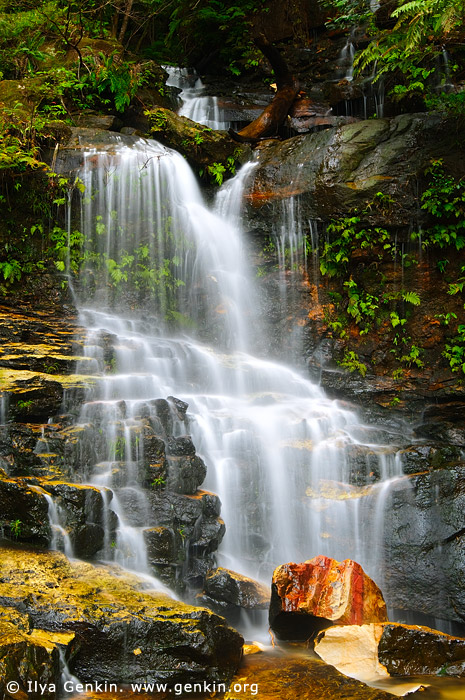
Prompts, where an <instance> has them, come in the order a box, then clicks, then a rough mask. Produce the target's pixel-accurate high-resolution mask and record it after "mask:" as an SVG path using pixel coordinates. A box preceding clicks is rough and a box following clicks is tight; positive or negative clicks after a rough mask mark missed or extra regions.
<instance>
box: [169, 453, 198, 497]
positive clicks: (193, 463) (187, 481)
mask: <svg viewBox="0 0 465 700" xmlns="http://www.w3.org/2000/svg"><path fill="white" fill-rule="evenodd" d="M192 447H193V446H192ZM186 448H187V449H191V448H190V446H189V443H187V445H186V444H185V443H181V445H180V447H179V449H180V450H184V449H186ZM194 451H195V448H194ZM167 464H168V468H167V475H168V476H167V487H168V488H169V490H170V491H174V492H175V493H186V494H194V493H195V492H196V491H197V489H198V487H199V486H200V485H201V484H202V483H203V481H204V479H205V476H206V474H207V467H206V466H205V463H204V461H203V460H202V459H201V458H200V457H198V456H186V457H181V456H179V457H178V456H176V457H175V456H170V457H167Z"/></svg>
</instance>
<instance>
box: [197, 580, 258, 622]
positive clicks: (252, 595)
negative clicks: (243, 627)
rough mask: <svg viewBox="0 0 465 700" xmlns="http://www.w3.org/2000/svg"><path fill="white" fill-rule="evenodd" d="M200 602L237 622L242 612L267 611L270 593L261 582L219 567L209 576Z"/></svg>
mask: <svg viewBox="0 0 465 700" xmlns="http://www.w3.org/2000/svg"><path fill="white" fill-rule="evenodd" d="M199 601H201V602H202V605H206V606H207V607H209V608H210V609H211V610H213V611H214V612H217V613H218V614H220V615H224V616H225V617H226V618H227V619H228V620H229V621H231V622H233V621H234V622H237V621H238V620H239V618H240V613H241V610H266V609H267V608H268V606H269V604H270V591H269V589H268V588H267V587H266V586H264V585H263V584H262V583H260V582H259V581H255V580H254V579H252V578H249V577H248V576H243V575H242V574H238V573H237V571H231V569H224V568H222V567H218V568H217V569H215V570H214V571H211V572H210V573H209V574H208V576H207V578H206V580H205V588H204V592H203V594H202V595H201V596H199Z"/></svg>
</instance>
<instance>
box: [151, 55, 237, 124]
mask: <svg viewBox="0 0 465 700" xmlns="http://www.w3.org/2000/svg"><path fill="white" fill-rule="evenodd" d="M165 70H166V71H167V72H168V75H169V78H168V80H167V81H166V84H167V85H169V86H171V87H176V88H179V89H180V90H182V92H181V95H180V98H181V107H180V108H179V110H178V114H180V115H181V116H182V117H188V118H189V119H192V120H193V121H195V122H197V123H198V124H204V125H205V126H208V127H210V129H229V127H230V126H231V124H230V122H227V121H225V120H224V119H221V110H220V108H219V106H218V98H217V97H215V96H213V95H205V94H204V92H205V86H204V84H203V83H202V81H201V80H200V78H199V77H198V76H197V75H196V74H195V73H194V72H192V71H191V72H189V71H188V70H187V69H186V68H173V67H172V66H165Z"/></svg>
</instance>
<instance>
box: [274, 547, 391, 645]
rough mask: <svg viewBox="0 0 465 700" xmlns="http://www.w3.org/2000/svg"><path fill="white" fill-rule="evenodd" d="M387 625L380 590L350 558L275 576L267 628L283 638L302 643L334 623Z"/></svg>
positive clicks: (314, 562) (284, 569)
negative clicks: (382, 623) (302, 640)
mask: <svg viewBox="0 0 465 700" xmlns="http://www.w3.org/2000/svg"><path fill="white" fill-rule="evenodd" d="M386 620H387V613H386V603H385V602H384V599H383V596H382V593H381V591H380V589H379V588H378V586H377V585H376V583H375V582H374V581H372V579H370V578H369V576H367V575H366V574H365V572H364V571H363V569H362V567H361V566H360V564H357V562H355V561H352V560H351V559H346V560H345V561H343V562H338V561H336V560H335V559H330V558H329V557H325V556H318V557H315V558H314V559H311V560H309V561H305V562H303V563H301V564H294V563H290V564H283V565H282V566H280V567H278V568H277V569H276V570H275V571H274V573H273V581H272V593H271V604H270V626H271V628H272V629H273V630H274V631H275V632H276V634H277V636H278V637H280V638H281V639H306V638H308V637H311V636H313V635H314V634H315V633H316V632H319V631H320V630H322V629H325V628H327V627H329V626H330V625H332V624H337V625H363V624H368V623H370V622H385V621H386Z"/></svg>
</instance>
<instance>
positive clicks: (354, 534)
mask: <svg viewBox="0 0 465 700" xmlns="http://www.w3.org/2000/svg"><path fill="white" fill-rule="evenodd" d="M253 167H254V166H253V165H248V166H245V168H243V169H242V170H241V171H240V173H239V174H238V175H237V176H236V178H234V180H232V181H231V182H229V183H228V184H227V185H226V186H225V187H224V188H223V189H222V190H221V191H220V192H219V194H218V197H217V200H216V203H215V205H214V206H213V207H208V206H207V205H206V204H205V203H204V202H203V200H202V196H201V193H200V191H199V188H198V185H197V182H196V180H195V177H194V175H193V174H192V172H191V171H190V169H189V167H188V165H187V164H186V162H185V160H184V158H182V157H181V156H180V155H179V154H177V153H175V152H173V151H171V150H169V149H166V148H163V147H162V146H160V145H158V144H157V143H155V142H153V141H144V140H138V141H134V142H132V143H129V145H128V142H127V141H125V142H123V141H121V140H119V139H118V137H115V142H114V144H112V145H111V146H110V147H109V148H107V149H102V151H100V152H99V151H92V152H89V153H87V154H86V156H85V164H84V167H83V169H82V171H81V173H80V177H81V179H82V180H83V182H84V184H85V188H86V190H85V195H84V198H83V203H82V227H83V232H84V233H85V235H86V237H87V241H88V243H87V253H86V254H87V258H88V266H87V270H86V273H85V275H86V276H85V280H84V283H83V291H82V292H81V309H80V314H81V321H82V323H84V324H85V325H86V326H87V328H88V346H87V355H90V356H94V357H95V360H96V363H97V364H100V366H101V367H102V357H101V354H102V349H101V347H100V346H99V345H98V343H97V342H96V337H97V336H99V335H101V333H102V331H105V332H107V333H110V334H112V337H113V343H114V345H115V348H116V361H115V363H114V366H113V367H112V368H111V371H109V372H107V373H106V374H105V376H104V380H103V381H102V382H101V383H100V395H98V396H97V397H95V398H94V400H93V401H91V402H89V403H87V404H85V405H84V407H83V411H82V415H81V419H80V423H81V425H86V424H89V423H92V422H95V420H96V417H98V424H99V425H100V429H99V432H100V433H101V434H102V440H101V445H100V446H99V447H98V449H97V447H96V451H97V462H98V463H97V469H96V472H95V473H94V474H93V475H92V477H91V480H92V483H94V484H95V485H98V486H100V487H104V486H105V487H109V488H112V489H113V491H114V492H115V497H114V499H113V500H112V503H111V507H112V509H113V510H114V511H115V512H117V514H118V517H119V523H120V524H119V529H118V535H117V540H116V542H114V543H112V545H113V547H112V549H113V552H114V553H113V558H114V559H115V560H116V561H118V562H120V563H122V564H124V565H125V566H127V567H129V568H131V569H133V570H140V571H143V572H146V571H147V559H146V555H145V550H144V540H143V535H142V532H143V528H144V527H149V526H150V525H153V519H154V516H153V514H151V513H150V508H149V505H148V503H147V500H146V496H145V492H144V490H143V488H142V485H141V483H140V480H139V479H138V472H137V464H138V463H139V462H140V459H141V454H140V450H141V449H142V447H141V445H140V444H139V443H138V442H137V438H135V437H134V435H135V431H137V427H138V426H139V425H140V415H141V409H142V407H143V406H146V405H148V402H149V401H150V400H152V399H157V398H160V397H163V398H165V397H167V396H169V395H174V396H177V397H179V398H181V399H182V400H183V401H186V402H187V403H188V404H189V409H188V415H189V419H190V432H191V434H192V436H193V441H194V444H195V446H196V448H197V452H198V453H199V454H200V455H201V456H202V458H203V459H204V461H205V462H206V464H207V467H208V474H207V481H206V483H205V484H204V487H206V488H210V489H211V490H213V491H215V492H216V493H218V494H219V496H220V498H221V501H222V504H223V505H222V517H223V518H224V520H225V522H226V536H225V539H224V541H223V544H222V545H221V547H220V552H219V556H218V560H219V563H220V564H221V565H224V566H228V567H230V568H233V569H235V570H238V571H240V572H242V573H245V574H248V575H252V576H255V577H258V578H261V579H263V580H265V581H269V577H270V575H271V572H272V570H273V568H274V567H275V566H277V565H279V564H281V563H283V562H286V561H291V560H293V561H303V560H305V559H309V558H311V557H313V556H315V555H317V554H327V555H329V556H333V557H335V558H338V559H344V558H348V557H350V558H354V559H356V560H357V561H359V562H360V563H361V564H362V565H363V566H364V567H365V568H366V570H367V571H368V573H370V574H371V575H372V576H374V578H375V579H376V580H377V581H378V582H380V583H381V582H382V581H381V580H380V579H381V578H382V561H383V538H382V521H383V516H382V509H383V507H384V502H385V499H386V497H387V494H388V492H389V483H390V480H392V479H394V478H396V477H397V476H399V475H400V474H401V467H400V463H399V461H398V460H397V459H396V447H395V443H396V438H395V436H392V435H389V434H387V433H386V432H383V431H378V430H375V429H373V428H368V427H366V426H363V425H361V424H360V422H359V420H358V418H357V415H356V413H355V412H354V410H353V409H352V408H351V407H349V406H346V405H344V404H342V403H340V402H338V401H332V400H330V399H328V398H327V397H326V396H325V394H324V392H323V391H322V390H321V389H320V388H319V387H318V386H317V385H315V384H314V383H312V382H311V381H309V380H308V379H306V378H305V377H303V376H302V375H301V374H299V372H298V371H296V370H295V369H293V368H292V367H291V366H288V365H286V364H285V358H283V363H279V364H278V363H276V362H272V361H270V360H268V359H267V358H266V357H265V356H257V354H256V353H255V351H254V347H256V344H255V341H256V340H257V339H258V340H260V339H261V345H262V346H263V344H264V343H263V337H261V338H260V336H262V335H263V332H264V331H263V330H262V328H261V323H260V318H259V305H258V303H257V292H256V288H255V279H254V275H253V271H252V270H251V269H250V264H249V260H248V256H247V254H246V252H245V249H244V240H243V235H242V232H241V228H240V217H239V213H240V204H241V199H242V192H243V187H244V182H245V181H246V179H247V177H248V176H249V175H250V173H251V171H252V169H253ZM90 193H91V196H89V194H90ZM292 206H294V205H292ZM295 212H296V210H295V209H294V208H293V209H292V212H291V213H292V216H290V214H289V212H287V214H286V216H287V221H288V222H289V221H290V220H293V217H294V216H295ZM285 220H286V219H285ZM277 229H278V230H280V226H278V227H277ZM280 235H281V240H282V241H284V239H283V238H282V235H283V232H282V231H281V232H280ZM290 235H291V240H292V241H293V242H294V244H296V245H297V246H298V247H299V246H300V244H299V243H298V242H297V241H294V239H293V234H290ZM283 245H284V244H283ZM131 257H132V258H133V260H132V262H127V261H128V259H129V258H131ZM110 260H111V261H113V262H108V261H110ZM125 260H126V263H125ZM136 260H137V261H140V262H138V263H137V265H136V262H135V261H136ZM166 261H168V262H166ZM142 262H144V266H145V268H146V269H145V268H144V270H143V271H144V273H145V274H148V275H150V271H152V273H151V274H152V276H153V279H154V280H155V283H154V284H153V289H152V293H151V297H150V298H149V299H148V298H147V297H146V296H145V295H144V294H142V297H143V298H142V299H140V297H141V292H140V289H139V302H141V303H142V306H143V310H142V309H140V308H139V310H137V306H138V302H137V300H136V296H137V294H136V292H134V297H130V302H129V303H130V305H132V306H134V307H135V308H134V310H130V309H129V308H128V304H126V307H125V308H124V306H123V301H122V298H120V297H116V298H115V297H114V296H112V295H113V294H114V288H113V287H112V286H111V285H112V283H115V279H114V277H113V275H112V272H113V271H114V270H115V269H119V270H120V272H122V273H123V275H125V274H127V277H128V282H127V285H128V286H129V287H131V285H132V284H134V285H135V286H136V287H137V284H138V282H137V280H138V279H139V283H140V278H139V277H137V266H142ZM113 263H115V265H116V267H115V265H114V264H113ZM163 270H165V272H166V275H164V274H163ZM160 271H162V272H161V274H160ZM118 274H119V273H118ZM131 275H133V276H132V277H131ZM173 279H175V280H176V282H174V283H173ZM132 280H133V282H132ZM123 282H124V279H123ZM136 291H137V290H136ZM131 300H132V301H131ZM173 321H175V322H177V324H178V325H177V327H176V326H175V325H173ZM265 345H266V343H265ZM176 429H177V430H178V434H179V432H180V431H181V427H180V426H179V427H178V428H176V426H175V430H176ZM383 443H384V444H383ZM137 451H139V453H137ZM115 473H116V475H117V476H116V477H115ZM376 478H379V482H378V483H375V479H376ZM365 482H368V483H370V482H373V484H372V485H370V486H366V485H365V486H357V485H354V484H357V483H360V484H364V483H365ZM350 484H352V485H350Z"/></svg>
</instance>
